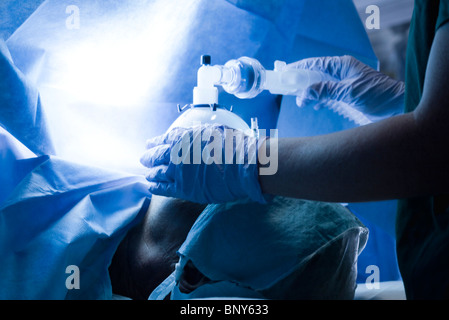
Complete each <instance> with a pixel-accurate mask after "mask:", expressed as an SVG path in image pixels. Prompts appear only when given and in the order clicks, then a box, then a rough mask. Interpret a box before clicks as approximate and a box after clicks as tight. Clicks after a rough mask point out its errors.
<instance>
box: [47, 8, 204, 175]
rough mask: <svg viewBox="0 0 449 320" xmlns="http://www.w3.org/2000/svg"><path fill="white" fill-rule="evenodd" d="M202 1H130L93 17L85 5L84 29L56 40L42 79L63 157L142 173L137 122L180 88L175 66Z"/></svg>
mask: <svg viewBox="0 0 449 320" xmlns="http://www.w3.org/2000/svg"><path fill="white" fill-rule="evenodd" d="M86 3H87V2H86ZM199 3H200V1H198V0H186V1H168V0H159V1H152V2H151V1H135V2H134V1H133V2H130V4H127V6H123V7H121V8H122V9H123V8H125V9H123V10H116V12H114V14H113V15H111V14H108V15H105V16H99V17H96V18H95V19H93V18H90V20H88V19H87V18H86V17H85V16H83V12H85V11H86V10H85V9H84V11H83V7H80V10H81V11H80V15H81V16H80V17H81V20H80V28H79V30H76V31H75V32H76V33H67V32H68V31H67V30H61V31H60V32H61V34H62V36H61V35H58V39H59V42H58V43H56V44H54V43H50V44H49V45H47V46H46V48H45V50H46V65H45V66H44V68H43V72H42V74H41V78H40V79H39V81H38V86H39V89H40V92H41V95H42V100H43V104H44V106H45V108H46V112H47V117H48V123H49V124H50V131H51V134H52V138H53V140H54V145H55V148H56V151H57V154H58V156H60V157H63V158H68V159H70V160H73V161H79V162H83V163H86V164H92V165H99V166H102V167H106V168H112V169H124V170H127V171H132V172H134V173H142V170H144V168H143V167H142V166H141V165H140V163H139V159H140V155H141V153H142V152H143V151H144V141H145V140H146V139H147V138H148V137H144V136H142V134H140V135H139V132H136V128H138V125H136V122H137V121H138V120H139V115H141V116H140V118H141V117H142V116H144V115H147V114H148V112H150V110H148V109H147V105H148V103H149V102H151V101H160V100H159V99H160V97H163V94H164V92H163V91H164V90H166V89H167V87H168V86H171V85H173V86H176V83H173V84H170V83H168V79H173V76H172V75H171V74H170V72H172V70H171V69H172V65H171V64H172V63H173V62H176V55H178V54H180V53H181V52H184V51H185V50H187V48H188V46H187V44H186V41H187V40H186V39H187V36H188V35H189V33H190V32H191V29H190V28H191V26H192V21H194V19H195V16H196V13H197V9H198V5H199ZM97 10H98V9H97ZM84 14H85V13H84ZM87 20H88V21H87ZM71 31H72V30H71ZM55 32H57V31H55ZM64 32H65V33H64ZM65 35H70V37H69V38H67V39H66V38H65ZM167 74H168V75H167ZM152 112H154V110H153V111H152ZM154 116H155V117H157V116H158V114H157V113H155V114H154Z"/></svg>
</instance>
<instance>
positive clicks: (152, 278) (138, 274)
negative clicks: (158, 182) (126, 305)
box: [109, 196, 206, 300]
mask: <svg viewBox="0 0 449 320" xmlns="http://www.w3.org/2000/svg"><path fill="white" fill-rule="evenodd" d="M205 207H206V205H199V204H196V203H192V202H188V201H185V200H180V199H174V198H166V197H160V196H153V198H152V200H151V204H150V207H149V208H148V211H147V214H146V215H145V217H144V219H143V220H142V222H141V223H140V224H139V225H137V226H136V227H134V228H133V229H131V230H130V231H129V232H128V234H127V235H126V237H125V239H124V240H123V241H122V243H121V244H120V246H119V248H118V249H117V251H116V253H115V255H114V258H113V261H112V263H111V267H110V268H109V273H110V277H111V283H112V287H113V292H114V293H115V294H119V295H123V296H126V297H129V298H132V299H136V300H137V299H148V296H149V295H150V293H151V292H152V291H153V290H154V289H155V288H156V287H157V286H158V285H159V284H160V283H161V282H162V281H163V280H165V278H167V277H168V276H169V275H170V274H171V273H172V272H173V271H174V268H175V264H176V262H177V261H178V259H179V258H178V256H177V251H178V249H179V247H180V246H181V245H182V243H183V242H184V241H185V239H186V237H187V234H188V233H189V231H190V228H191V227H192V225H193V224H194V222H195V221H196V219H197V217H198V216H199V215H200V214H201V212H202V211H203V210H204V208H205Z"/></svg>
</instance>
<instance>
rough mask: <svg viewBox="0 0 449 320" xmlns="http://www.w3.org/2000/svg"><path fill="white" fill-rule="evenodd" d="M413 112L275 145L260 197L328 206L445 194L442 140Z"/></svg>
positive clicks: (446, 169)
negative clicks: (272, 170)
mask: <svg viewBox="0 0 449 320" xmlns="http://www.w3.org/2000/svg"><path fill="white" fill-rule="evenodd" d="M432 132H433V131H432V130H428V128H424V127H423V126H422V125H421V124H420V123H419V121H416V119H415V116H414V114H413V113H409V114H406V115H401V116H396V117H393V118H390V119H387V120H385V121H381V122H378V123H375V124H371V125H367V126H364V127H358V128H355V129H352V130H346V131H341V132H337V133H334V134H330V135H325V136H317V137H311V138H292V139H280V140H279V154H278V157H279V158H278V159H279V160H278V164H279V168H278V171H277V173H276V174H275V175H272V176H260V178H259V180H260V183H261V187H262V190H263V192H264V193H268V194H275V195H283V196H288V197H295V198H303V199H310V200H320V201H330V202H360V201H375V200H386V199H397V198H405V197H410V196H418V195H427V194H435V193H442V192H446V191H448V188H447V185H448V183H447V181H448V178H449V177H448V176H449V174H448V172H449V166H448V164H449V159H448V158H449V157H448V152H447V151H446V149H447V141H446V140H447V139H446V138H441V137H439V136H438V135H433V134H432Z"/></svg>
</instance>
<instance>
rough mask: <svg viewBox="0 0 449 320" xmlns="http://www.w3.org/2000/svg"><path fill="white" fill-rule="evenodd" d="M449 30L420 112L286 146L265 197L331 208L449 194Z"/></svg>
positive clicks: (439, 38) (265, 184)
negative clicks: (326, 203)
mask: <svg viewBox="0 0 449 320" xmlns="http://www.w3.org/2000/svg"><path fill="white" fill-rule="evenodd" d="M448 74H449V24H446V25H444V26H442V27H441V28H440V29H439V30H438V32H437V34H436V36H435V40H434V44H433V47H432V50H431V54H430V58H429V65H428V68H427V74H426V79H425V84H424V93H423V98H422V100H421V102H420V104H419V106H418V108H417V109H416V110H415V111H414V112H412V113H408V114H405V115H400V116H396V117H392V118H390V119H387V120H384V121H381V122H378V123H374V124H370V125H367V126H364V127H359V128H355V129H351V130H346V131H342V132H337V133H333V134H330V135H325V136H317V137H312V138H292V139H281V140H280V141H279V170H278V172H277V173H276V174H275V175H273V176H260V178H259V179H260V184H261V186H262V190H263V192H264V193H269V194H275V195H283V196H289V197H296V198H304V199H311V200H321V201H331V202H358V201H375V200H385V199H397V198H405V197H411V196H420V195H431V194H441V193H447V192H449V76H448Z"/></svg>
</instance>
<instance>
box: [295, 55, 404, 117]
mask: <svg viewBox="0 0 449 320" xmlns="http://www.w3.org/2000/svg"><path fill="white" fill-rule="evenodd" d="M288 68H294V69H309V70H315V71H321V72H324V73H325V74H326V75H328V76H329V78H330V79H334V80H330V81H325V82H320V83H316V84H313V85H311V86H310V87H309V88H308V89H306V90H304V91H303V92H302V93H298V97H297V100H296V103H297V105H298V106H299V107H303V106H306V105H312V106H314V107H315V108H316V109H317V108H319V104H324V105H325V106H327V107H330V108H332V107H333V106H334V104H338V103H346V104H347V105H349V106H350V107H352V108H354V109H356V110H358V111H360V112H362V113H363V114H364V115H365V116H366V117H367V118H368V119H369V120H370V121H371V122H375V121H379V120H382V119H385V118H388V117H391V116H393V115H397V114H401V113H403V109H404V90H405V86H404V83H403V82H401V81H396V80H394V79H392V78H390V77H388V76H386V75H384V74H383V73H380V72H378V71H376V70H374V69H372V68H371V67H369V66H367V65H365V64H363V63H362V62H360V61H359V60H357V59H355V58H354V57H351V56H342V57H338V56H337V57H322V58H309V59H304V60H301V61H298V62H295V63H293V64H290V65H288Z"/></svg>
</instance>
